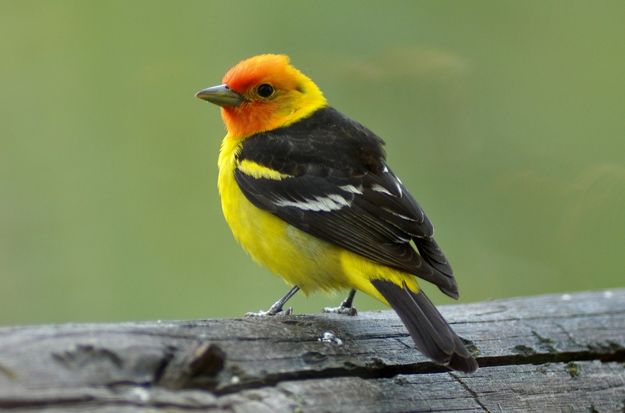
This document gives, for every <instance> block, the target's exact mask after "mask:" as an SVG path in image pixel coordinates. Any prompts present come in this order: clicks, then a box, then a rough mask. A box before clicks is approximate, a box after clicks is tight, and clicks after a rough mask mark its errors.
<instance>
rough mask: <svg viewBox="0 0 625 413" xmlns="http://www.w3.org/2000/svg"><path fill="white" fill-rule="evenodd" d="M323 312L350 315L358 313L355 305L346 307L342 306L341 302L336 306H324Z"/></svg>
mask: <svg viewBox="0 0 625 413" xmlns="http://www.w3.org/2000/svg"><path fill="white" fill-rule="evenodd" d="M323 312H324V313H334V314H343V315H348V316H352V317H353V316H355V315H358V310H356V307H347V306H344V305H343V304H341V305H340V306H338V307H324V309H323Z"/></svg>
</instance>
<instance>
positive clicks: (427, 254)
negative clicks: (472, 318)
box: [414, 237, 458, 299]
mask: <svg viewBox="0 0 625 413" xmlns="http://www.w3.org/2000/svg"><path fill="white" fill-rule="evenodd" d="M414 243H415V245H416V246H417V249H418V250H419V255H421V258H423V259H424V260H425V262H427V263H428V264H429V265H430V266H431V267H432V268H433V269H434V270H435V271H436V272H437V273H438V274H439V275H440V278H439V279H437V282H435V283H434V284H436V285H437V286H438V288H439V289H440V290H441V291H442V292H443V293H445V294H446V295H448V296H450V297H451V298H454V299H458V285H457V284H456V279H455V278H454V272H453V270H452V269H451V265H449V262H448V261H447V258H445V254H443V251H442V250H441V248H440V247H439V246H438V244H437V243H436V241H435V240H434V238H432V237H428V238H415V239H414Z"/></svg>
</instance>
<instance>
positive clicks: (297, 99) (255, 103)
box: [196, 54, 326, 138]
mask: <svg viewBox="0 0 625 413" xmlns="http://www.w3.org/2000/svg"><path fill="white" fill-rule="evenodd" d="M196 96H197V97H198V98H200V99H203V100H206V101H208V102H211V103H214V104H216V105H219V106H221V113H222V117H223V120H224V123H225V124H226V128H227V129H228V133H229V135H230V136H233V137H236V138H244V137H247V136H250V135H253V134H255V133H259V132H263V131H267V130H272V129H276V128H279V127H282V126H286V125H288V124H290V123H293V122H295V121H297V120H299V119H302V118H304V117H306V116H308V115H309V114H311V113H312V112H314V111H315V110H317V109H319V108H321V107H323V106H325V104H326V100H325V98H324V97H323V94H322V93H321V91H320V90H319V88H318V87H317V85H316V84H315V83H314V82H313V81H312V80H310V78H308V77H307V76H306V75H304V74H303V73H302V72H300V71H299V70H297V69H296V68H295V67H293V66H292V65H291V64H290V63H289V58H288V56H286V55H276V54H263V55H258V56H254V57H251V58H249V59H246V60H243V61H242V62H240V63H238V64H237V65H236V66H234V67H233V68H231V69H230V70H229V71H228V72H227V73H226V75H225V76H224V78H223V84H221V85H218V86H213V87H209V88H206V89H203V90H200V91H199V92H198V93H197V94H196Z"/></svg>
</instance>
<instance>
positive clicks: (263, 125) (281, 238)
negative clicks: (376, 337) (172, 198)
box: [197, 54, 478, 372]
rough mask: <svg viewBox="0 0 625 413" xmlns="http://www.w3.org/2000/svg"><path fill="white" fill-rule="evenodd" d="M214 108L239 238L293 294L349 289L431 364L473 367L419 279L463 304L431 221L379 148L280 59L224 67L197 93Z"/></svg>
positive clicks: (226, 199)
mask: <svg viewBox="0 0 625 413" xmlns="http://www.w3.org/2000/svg"><path fill="white" fill-rule="evenodd" d="M197 97H198V98H200V99H203V100H206V101H209V102H211V103H214V104H217V105H219V106H221V114H222V117H223V121H224V123H225V125H226V128H227V134H226V137H225V138H224V139H223V142H222V145H221V151H220V154H219V179H218V187H219V193H220V196H221V204H222V209H223V213H224V216H225V218H226V221H227V222H228V224H229V225H230V228H231V230H232V233H233V234H234V237H235V238H236V240H237V241H238V242H239V243H240V244H241V245H242V246H243V248H244V249H245V250H246V251H247V252H248V253H249V254H250V255H251V256H252V258H253V259H254V260H255V261H257V262H258V263H260V264H261V265H263V266H265V267H267V268H269V269H270V270H271V271H273V272H275V273H276V274H278V275H280V276H282V277H283V278H284V279H285V280H286V281H287V282H288V283H289V284H291V285H293V288H291V290H290V291H289V292H288V293H287V295H285V296H284V297H283V298H282V299H280V300H279V301H278V302H276V303H275V304H274V305H273V306H271V308H270V309H269V311H267V312H265V313H264V314H268V315H273V314H277V313H279V312H281V311H282V310H283V305H284V304H285V302H286V301H287V300H288V299H289V298H290V297H291V296H293V294H295V293H296V292H297V291H298V290H299V289H301V290H302V291H304V292H305V293H306V294H308V293H310V292H313V291H315V290H327V291H331V290H350V294H349V296H348V298H347V299H346V300H345V301H344V302H343V304H342V310H343V311H345V312H348V311H349V309H350V308H351V304H352V299H353V296H354V293H355V291H356V290H358V291H362V292H364V293H365V294H368V295H370V296H372V297H374V298H376V299H378V300H380V301H382V302H384V303H386V304H389V305H390V306H391V307H392V308H393V309H394V310H395V311H396V312H397V314H398V315H399V317H400V318H401V320H402V321H403V323H404V325H405V326H406V328H407V329H408V332H409V333H410V335H411V337H412V339H413V340H414V343H415V345H416V347H417V348H418V349H419V350H420V351H421V352H422V353H424V354H425V355H427V356H428V357H430V358H431V359H432V360H434V361H435V362H437V363H440V364H443V365H445V366H448V367H450V368H451V369H454V370H460V371H465V372H472V371H475V370H476V369H477V367H478V366H477V363H476V361H475V359H474V358H473V357H471V355H470V354H469V352H468V351H467V349H466V347H465V345H464V344H463V342H462V340H461V339H460V338H459V337H458V336H457V335H456V334H455V333H454V332H453V331H452V329H451V328H450V326H449V324H447V322H446V321H445V320H444V319H443V317H442V316H441V314H440V313H439V312H438V310H437V309H436V307H434V305H433V304H432V302H431V301H430V300H429V299H428V298H427V296H426V295H425V294H424V292H423V291H422V290H421V289H420V287H419V285H418V283H417V279H416V278H417V277H419V278H422V279H424V280H427V281H429V282H432V283H433V284H435V285H436V286H437V287H438V288H439V289H440V290H441V291H442V292H443V293H445V294H447V295H448V296H450V297H453V298H457V297H458V288H457V285H456V281H455V279H454V276H453V273H452V269H451V267H450V265H449V263H448V262H447V259H446V258H445V256H444V255H443V252H442V251H441V249H440V248H439V246H438V244H437V243H436V241H435V240H434V238H433V236H432V235H433V231H432V224H431V223H430V221H429V219H428V218H427V216H426V215H425V213H424V212H423V209H422V208H421V207H420V206H419V204H418V203H417V202H416V201H415V200H414V199H413V197H412V196H411V195H410V194H409V193H408V190H407V189H406V187H405V186H404V184H403V183H402V182H401V180H400V179H399V178H398V177H397V176H396V175H395V174H394V173H393V171H392V170H391V169H390V168H389V166H388V165H387V162H386V156H385V153H384V149H383V145H384V142H383V141H382V139H380V138H379V137H378V136H376V135H375V134H374V133H373V132H371V131H370V130H369V129H367V128H366V127H364V126H363V125H361V124H360V123H358V122H355V121H353V120H351V119H349V118H348V117H346V116H345V115H343V114H341V113H340V112H338V111H337V110H336V109H334V108H332V107H331V106H328V104H327V102H326V99H325V98H324V96H323V94H322V93H321V91H320V90H319V87H317V85H316V84H315V83H314V82H313V81H312V80H311V79H310V78H308V77H307V76H306V75H304V74H303V73H302V72H300V71H299V70H297V69H296V68H295V67H293V66H292V65H291V64H290V63H289V58H288V57H287V56H285V55H273V54H265V55H259V56H254V57H252V58H249V59H247V60H243V61H242V62H240V63H238V64H237V65H236V66H234V67H233V68H231V69H230V70H229V71H228V72H227V73H226V75H225V76H224V78H223V84H221V85H219V86H214V87H209V88H207V89H203V90H201V91H199V92H198V93H197Z"/></svg>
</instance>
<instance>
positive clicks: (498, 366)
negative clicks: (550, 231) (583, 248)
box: [0, 290, 625, 412]
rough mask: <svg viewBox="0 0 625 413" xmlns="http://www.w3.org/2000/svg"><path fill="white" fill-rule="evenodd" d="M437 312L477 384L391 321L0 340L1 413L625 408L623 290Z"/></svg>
mask: <svg viewBox="0 0 625 413" xmlns="http://www.w3.org/2000/svg"><path fill="white" fill-rule="evenodd" d="M441 311H442V313H443V314H444V315H445V316H446V318H447V319H448V320H449V321H450V322H451V323H452V324H453V326H454V329H455V330H456V331H457V332H458V333H459V334H460V335H461V336H463V337H465V338H466V339H469V340H471V341H472V342H473V343H474V345H475V352H476V355H477V359H478V362H479V363H480V366H481V367H482V368H481V369H480V370H479V371H478V372H477V373H476V374H473V375H463V374H458V373H450V372H446V371H445V369H442V368H440V367H438V366H435V365H433V364H432V363H430V362H428V361H427V360H425V359H424V358H423V357H422V356H420V355H419V354H418V353H417V352H416V351H414V350H413V349H412V343H411V340H410V337H409V336H408V334H407V332H406V331H405V330H404V328H403V326H402V325H401V322H400V321H399V320H398V318H397V317H396V316H395V315H394V314H393V313H391V312H388V311H385V312H372V313H362V314H360V315H359V316H357V317H346V316H341V315H332V314H319V315H297V316H289V317H283V318H274V319H262V320H261V319H227V320H198V321H167V322H142V323H122V324H64V325H52V326H29V327H5V328H0V410H15V411H51V412H61V411H67V412H73V411H85V410H89V411H93V409H97V411H100V412H107V411H115V412H125V411H128V412H130V411H132V412H140V411H159V410H163V411H168V412H176V411H189V410H201V411H237V412H263V411H268V412H269V411H276V412H280V411H301V412H317V411H329V412H340V411H345V412H348V411H349V412H351V411H363V412H367V411H371V412H383V411H384V412H396V411H397V412H399V411H462V412H465V411H466V412H470V411H484V410H489V411H515V410H516V411H532V410H533V411H591V408H592V409H595V410H596V411H623V409H625V365H624V364H623V363H625V290H612V291H606V292H598V293H581V294H573V295H552V296H541V297H531V298H519V299H512V300H498V301H491V302H483V303H476V304H468V305H456V306H444V307H442V308H441ZM328 332H331V333H332V335H333V336H334V337H335V339H332V338H331V337H332V336H331V335H330V336H329V335H327V334H325V333H328ZM324 334H325V338H326V339H327V340H325V341H324V340H323V338H324ZM328 338H330V339H329V340H328Z"/></svg>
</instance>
